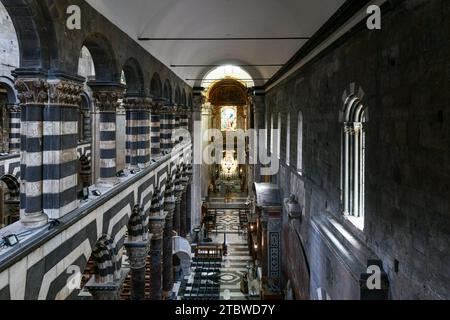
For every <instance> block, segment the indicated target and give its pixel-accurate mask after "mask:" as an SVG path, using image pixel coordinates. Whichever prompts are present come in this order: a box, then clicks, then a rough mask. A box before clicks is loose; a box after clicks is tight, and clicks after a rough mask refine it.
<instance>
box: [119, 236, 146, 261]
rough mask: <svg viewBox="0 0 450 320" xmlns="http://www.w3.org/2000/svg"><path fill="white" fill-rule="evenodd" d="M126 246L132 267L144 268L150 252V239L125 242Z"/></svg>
mask: <svg viewBox="0 0 450 320" xmlns="http://www.w3.org/2000/svg"><path fill="white" fill-rule="evenodd" d="M150 238H151V237H150ZM124 246H125V249H126V250H127V254H128V259H129V262H130V268H131V269H141V268H144V267H145V262H146V259H147V256H148V253H149V252H150V241H142V242H125V243H124Z"/></svg>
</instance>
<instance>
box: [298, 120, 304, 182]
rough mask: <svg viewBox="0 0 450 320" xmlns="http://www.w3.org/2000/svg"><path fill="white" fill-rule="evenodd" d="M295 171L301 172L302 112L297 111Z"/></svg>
mask: <svg viewBox="0 0 450 320" xmlns="http://www.w3.org/2000/svg"><path fill="white" fill-rule="evenodd" d="M297 171H298V173H300V174H302V173H303V113H302V112H301V111H299V113H298V125H297Z"/></svg>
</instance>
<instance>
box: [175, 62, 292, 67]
mask: <svg viewBox="0 0 450 320" xmlns="http://www.w3.org/2000/svg"><path fill="white" fill-rule="evenodd" d="M223 65H224V64H172V65H170V67H171V68H214V67H222V66H223ZM232 66H233V67H282V66H284V63H270V64H232Z"/></svg>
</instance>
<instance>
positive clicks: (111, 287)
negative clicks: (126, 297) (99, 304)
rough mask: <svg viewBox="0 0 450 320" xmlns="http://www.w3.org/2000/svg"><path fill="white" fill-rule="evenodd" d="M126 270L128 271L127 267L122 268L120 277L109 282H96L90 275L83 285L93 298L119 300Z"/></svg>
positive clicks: (126, 274)
mask: <svg viewBox="0 0 450 320" xmlns="http://www.w3.org/2000/svg"><path fill="white" fill-rule="evenodd" d="M128 272H130V270H129V269H122V270H121V275H120V279H118V280H116V281H114V282H111V283H97V282H95V277H94V276H92V277H91V279H90V280H89V281H88V283H87V284H86V285H85V286H84V287H85V288H86V289H87V290H88V291H89V293H90V294H91V295H92V297H93V298H94V300H120V293H121V291H122V286H123V283H124V282H125V279H126V277H127V276H128Z"/></svg>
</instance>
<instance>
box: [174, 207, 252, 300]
mask: <svg viewBox="0 0 450 320" xmlns="http://www.w3.org/2000/svg"><path fill="white" fill-rule="evenodd" d="M216 224H217V232H213V233H212V234H210V235H209V236H210V237H211V239H212V240H213V243H218V244H222V243H224V238H225V237H226V243H227V245H228V255H227V256H225V257H224V258H223V260H222V262H221V263H220V265H218V266H217V268H216V269H214V270H209V271H211V272H210V273H206V274H205V277H204V279H203V278H201V280H202V281H203V282H206V281H210V283H209V284H210V285H211V286H213V287H214V286H216V287H214V288H217V289H218V292H216V293H217V294H218V295H219V296H218V297H217V298H218V299H220V300H248V299H249V297H248V296H247V295H246V294H243V293H242V292H241V279H242V277H243V275H244V274H245V273H246V272H247V265H249V263H251V261H252V259H251V257H250V254H249V249H248V245H247V238H246V234H245V233H244V232H242V230H240V229H239V211H236V210H218V212H217V221H216ZM202 271H205V270H204V269H203V270H202ZM198 280H199V274H198V272H197V273H196V268H195V267H194V268H193V269H192V274H191V275H190V276H189V277H186V278H185V279H184V281H182V283H181V284H180V291H179V296H180V298H181V299H190V298H192V295H191V292H192V290H195V289H193V286H194V283H195V282H198Z"/></svg>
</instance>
